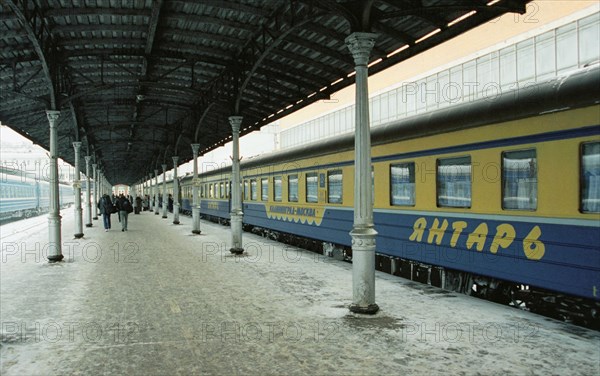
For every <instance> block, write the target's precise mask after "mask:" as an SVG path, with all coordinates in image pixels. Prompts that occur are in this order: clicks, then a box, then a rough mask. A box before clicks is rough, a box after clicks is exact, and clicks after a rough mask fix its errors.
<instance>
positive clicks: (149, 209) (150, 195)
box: [147, 173, 154, 214]
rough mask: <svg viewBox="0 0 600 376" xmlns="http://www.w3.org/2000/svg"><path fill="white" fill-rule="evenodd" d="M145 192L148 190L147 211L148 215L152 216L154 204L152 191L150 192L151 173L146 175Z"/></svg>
mask: <svg viewBox="0 0 600 376" xmlns="http://www.w3.org/2000/svg"><path fill="white" fill-rule="evenodd" d="M147 190H148V211H149V212H150V214H152V212H153V211H154V205H152V203H153V202H154V191H153V190H152V173H149V174H148V186H147Z"/></svg>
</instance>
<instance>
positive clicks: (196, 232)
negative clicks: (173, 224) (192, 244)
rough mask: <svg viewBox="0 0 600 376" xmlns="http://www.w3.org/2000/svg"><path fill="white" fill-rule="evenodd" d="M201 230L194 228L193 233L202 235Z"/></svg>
mask: <svg viewBox="0 0 600 376" xmlns="http://www.w3.org/2000/svg"><path fill="white" fill-rule="evenodd" d="M200 232H201V231H200V230H192V234H196V235H200Z"/></svg>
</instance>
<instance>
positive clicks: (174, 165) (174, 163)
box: [173, 155, 179, 168]
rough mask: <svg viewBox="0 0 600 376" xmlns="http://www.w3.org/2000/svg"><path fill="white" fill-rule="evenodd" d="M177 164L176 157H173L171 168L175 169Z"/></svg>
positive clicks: (177, 158) (177, 159)
mask: <svg viewBox="0 0 600 376" xmlns="http://www.w3.org/2000/svg"><path fill="white" fill-rule="evenodd" d="M178 162H179V157H178V156H176V155H175V156H173V168H177V163H178Z"/></svg>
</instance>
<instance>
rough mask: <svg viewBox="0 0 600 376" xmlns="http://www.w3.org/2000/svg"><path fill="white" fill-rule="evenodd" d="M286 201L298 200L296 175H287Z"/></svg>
mask: <svg viewBox="0 0 600 376" xmlns="http://www.w3.org/2000/svg"><path fill="white" fill-rule="evenodd" d="M288 201H289V202H298V175H288Z"/></svg>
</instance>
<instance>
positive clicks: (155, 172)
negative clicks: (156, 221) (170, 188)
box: [154, 169, 159, 215]
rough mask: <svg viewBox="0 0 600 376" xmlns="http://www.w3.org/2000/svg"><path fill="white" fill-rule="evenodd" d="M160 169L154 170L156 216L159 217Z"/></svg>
mask: <svg viewBox="0 0 600 376" xmlns="http://www.w3.org/2000/svg"><path fill="white" fill-rule="evenodd" d="M158 208H159V205H158V169H155V170H154V214H155V215H158V214H159V212H158Z"/></svg>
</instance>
